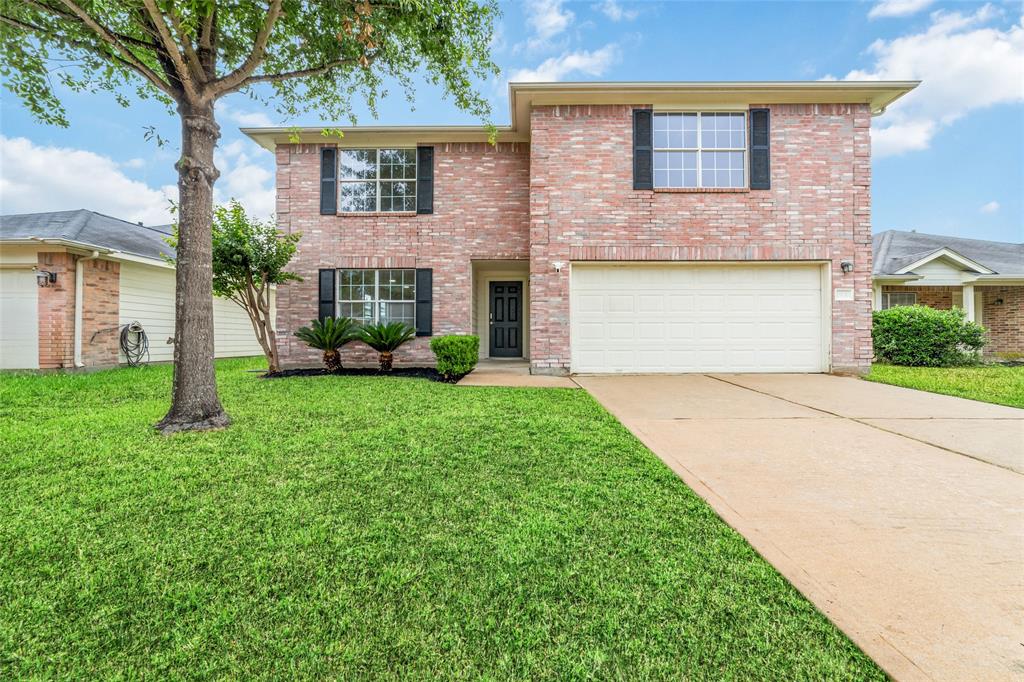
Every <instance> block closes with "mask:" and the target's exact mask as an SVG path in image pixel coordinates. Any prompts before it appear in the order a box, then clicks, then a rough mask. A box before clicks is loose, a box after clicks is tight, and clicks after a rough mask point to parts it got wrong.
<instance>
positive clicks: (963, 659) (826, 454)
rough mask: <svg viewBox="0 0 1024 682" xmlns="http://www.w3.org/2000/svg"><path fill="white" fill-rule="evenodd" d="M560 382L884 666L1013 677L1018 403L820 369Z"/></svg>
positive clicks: (1021, 609)
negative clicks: (623, 430) (604, 412)
mask: <svg viewBox="0 0 1024 682" xmlns="http://www.w3.org/2000/svg"><path fill="white" fill-rule="evenodd" d="M576 381H577V383H579V384H580V385H581V386H582V387H583V388H585V389H586V390H588V391H589V392H590V393H591V394H592V395H593V396H594V397H595V398H597V400H598V401H600V402H601V403H602V404H603V405H604V406H605V407H606V408H608V409H609V410H610V411H611V412H612V413H613V414H614V415H615V416H616V417H618V418H619V419H620V420H621V421H622V423H623V424H625V425H626V427H627V428H629V429H630V430H631V431H632V432H633V433H634V434H636V436H637V437H638V438H639V439H640V440H641V441H643V442H644V443H645V444H646V445H647V446H648V447H650V448H651V449H652V450H653V451H654V452H655V453H657V454H658V456H659V457H661V458H662V459H663V460H664V461H665V463H666V464H668V466H670V467H671V468H672V469H673V470H674V471H675V472H676V473H678V474H679V475H680V476H681V477H682V478H683V480H685V481H686V483H687V484H689V485H690V487H692V488H693V489H694V490H695V491H696V492H697V493H698V494H700V495H701V496H702V497H704V499H706V500H707V501H708V502H709V503H710V504H711V505H712V507H714V508H715V510H716V511H717V512H718V513H719V514H720V515H721V516H722V518H724V519H725V520H726V521H727V522H728V523H729V524H730V525H732V526H733V527H734V528H736V530H738V531H739V532H740V533H742V534H743V535H744V536H745V537H746V538H747V539H748V540H749V541H750V542H751V544H752V545H754V547H755V548H756V549H757V550H758V551H759V552H760V553H761V554H762V555H763V556H764V557H765V558H766V559H767V560H768V561H770V562H771V563H772V564H773V565H774V566H775V567H776V568H778V569H779V571H780V572H781V573H782V574H783V575H785V576H786V577H787V578H788V579H789V580H790V581H791V582H792V583H793V584H794V585H795V586H796V587H797V588H798V589H799V590H800V591H801V592H802V593H803V594H805V595H806V596H807V597H808V598H809V599H811V600H812V601H813V602H814V603H815V604H816V605H817V606H818V608H819V609H821V610H822V611H823V612H824V613H825V614H827V615H828V616H829V617H830V618H831V619H832V620H833V621H834V622H835V623H836V624H837V625H838V626H839V627H840V628H842V629H843V631H845V632H846V633H847V634H848V635H849V636H850V637H851V638H852V639H853V640H854V641H855V642H856V643H857V644H858V645H859V646H860V647H861V648H863V649H864V651H865V652H866V653H867V654H868V655H870V656H871V657H872V658H874V659H875V660H876V661H877V662H878V663H879V664H880V665H881V666H882V667H883V668H884V669H885V670H886V672H888V673H889V674H890V675H892V676H893V677H895V678H897V679H901V680H904V679H906V680H912V679H934V680H993V679H1024V475H1022V473H1024V410H1018V409H1014V408H1009V407H1000V406H996V405H988V404H985V403H979V402H975V401H971V400H964V399H961V398H952V397H948V396H940V395H936V394H932V393H924V392H920V391H914V390H910V389H904V388H897V387H894V386H884V385H881V384H873V383H869V382H866V381H861V380H859V379H852V378H841V377H834V376H827V375H729V374H723V375H682V376H614V377H613V376H581V377H577V378H576Z"/></svg>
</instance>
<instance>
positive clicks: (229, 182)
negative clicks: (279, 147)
mask: <svg viewBox="0 0 1024 682" xmlns="http://www.w3.org/2000/svg"><path fill="white" fill-rule="evenodd" d="M214 163H215V164H216V166H217V168H219V169H220V171H221V173H220V178H219V179H218V180H217V184H216V185H214V200H215V201H216V202H217V203H226V202H227V201H228V200H229V199H237V200H238V202H239V203H241V204H242V206H244V207H245V210H246V211H247V212H248V213H249V215H252V216H255V217H257V218H260V219H264V220H265V219H267V218H269V217H270V215H271V214H272V213H273V212H274V199H275V196H274V195H275V190H274V168H273V164H274V157H273V155H272V154H270V152H268V151H266V150H265V149H263V148H262V147H260V146H259V145H257V144H255V143H253V142H252V141H250V140H243V139H238V140H233V141H231V142H229V143H228V144H226V145H223V146H222V147H220V148H218V149H217V152H216V154H215V155H214Z"/></svg>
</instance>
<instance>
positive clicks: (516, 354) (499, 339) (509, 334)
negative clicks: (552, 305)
mask: <svg viewBox="0 0 1024 682" xmlns="http://www.w3.org/2000/svg"><path fill="white" fill-rule="evenodd" d="M490 319H491V334H490V336H491V341H490V352H489V354H490V356H491V357H492V358H521V357H523V283H522V282H491V314H490Z"/></svg>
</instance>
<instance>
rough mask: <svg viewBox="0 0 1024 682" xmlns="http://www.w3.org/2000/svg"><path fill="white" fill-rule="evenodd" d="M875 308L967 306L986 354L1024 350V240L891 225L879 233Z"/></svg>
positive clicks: (967, 311) (1017, 352)
mask: <svg viewBox="0 0 1024 682" xmlns="http://www.w3.org/2000/svg"><path fill="white" fill-rule="evenodd" d="M874 245H875V265H874V270H873V280H874V290H875V297H874V307H875V309H876V310H882V309H885V308H890V307H892V306H895V305H914V304H919V305H927V306H931V307H933V308H943V309H949V308H952V307H953V306H957V307H959V308H963V310H964V312H965V313H966V315H967V319H969V320H974V321H976V322H980V323H981V324H983V325H984V326H985V327H986V329H987V330H988V332H987V337H988V344H987V345H986V346H985V353H986V354H989V355H998V354H1011V355H1016V354H1021V353H1024V244H1010V243H1007V242H989V241H982V240H980V239H960V238H959V237H943V236H941V235H937V234H921V233H919V232H901V231H897V230H888V231H886V232H882V233H880V234H876V235H875V238H874Z"/></svg>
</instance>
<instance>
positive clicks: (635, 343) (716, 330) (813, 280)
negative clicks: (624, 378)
mask: <svg viewBox="0 0 1024 682" xmlns="http://www.w3.org/2000/svg"><path fill="white" fill-rule="evenodd" d="M822 276H823V268H822V266H821V265H820V264H795V265H794V264H779V265H767V264H765V265H698V264H688V265H676V264H673V265H668V264H666V265H635V264H634V265H625V266H623V265H587V264H578V263H574V264H573V265H572V284H571V297H570V300H571V310H570V317H571V325H572V329H571V344H572V371H574V372H595V373H604V372H620V373H675V372H822V371H825V370H826V369H827V367H826V364H827V360H826V356H825V352H824V345H823V344H824V341H823V336H824V321H823V320H824V318H825V312H824V311H823V309H822V295H821V290H822Z"/></svg>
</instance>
